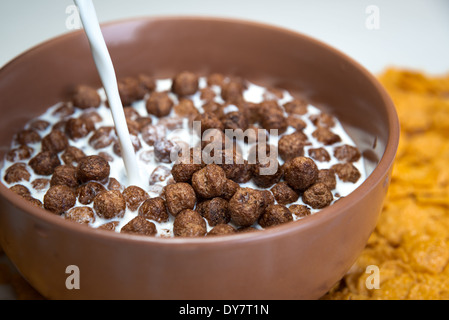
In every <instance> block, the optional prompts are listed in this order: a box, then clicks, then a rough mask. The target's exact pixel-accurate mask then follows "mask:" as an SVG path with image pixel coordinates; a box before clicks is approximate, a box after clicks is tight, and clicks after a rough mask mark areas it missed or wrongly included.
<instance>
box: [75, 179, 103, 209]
mask: <svg viewBox="0 0 449 320" xmlns="http://www.w3.org/2000/svg"><path fill="white" fill-rule="evenodd" d="M105 190H106V188H105V187H104V186H103V185H102V184H100V183H98V182H95V181H89V182H88V183H85V184H83V185H81V186H79V187H78V188H77V189H76V193H77V195H78V201H79V202H80V203H82V204H89V203H91V202H92V201H94V198H95V197H96V196H97V194H99V193H100V192H101V191H105Z"/></svg>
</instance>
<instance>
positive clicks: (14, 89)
mask: <svg viewBox="0 0 449 320" xmlns="http://www.w3.org/2000/svg"><path fill="white" fill-rule="evenodd" d="M103 32H104V36H105V38H106V41H107V43H108V46H109V49H110V52H111V56H112V59H113V62H114V64H115V67H116V71H117V74H118V76H119V77H120V76H127V75H136V74H137V73H139V72H146V73H150V74H153V75H154V76H156V77H170V76H172V75H173V74H174V73H176V72H179V71H182V70H191V71H195V72H198V73H201V74H206V73H210V72H222V73H226V74H237V75H241V76H243V77H245V78H247V79H249V80H251V81H254V82H256V83H260V84H263V85H271V86H277V87H282V88H285V89H288V90H290V91H292V92H293V93H298V92H301V93H302V94H306V95H307V97H309V98H310V99H311V101H312V102H313V103H314V104H315V105H317V106H320V107H322V108H323V109H324V110H327V111H329V112H331V113H333V114H334V115H336V116H337V117H338V118H339V119H340V120H341V121H342V123H343V124H344V126H345V128H346V130H347V131H348V133H349V134H350V135H351V136H352V138H353V139H354V141H355V142H356V144H357V145H358V147H359V148H360V149H361V150H362V151H363V154H364V155H365V156H366V157H367V159H369V161H368V162H367V169H368V172H370V175H369V177H368V178H367V180H366V181H365V182H364V183H363V184H362V185H361V186H360V187H359V188H358V189H357V190H355V191H354V192H353V193H352V194H351V195H349V196H348V197H345V198H343V199H341V200H340V201H338V202H337V203H335V204H334V205H332V206H330V207H328V208H326V209H325V210H322V211H321V212H319V213H317V214H315V215H312V216H309V217H306V218H305V219H303V220H300V221H299V222H292V223H288V224H284V225H282V226H278V227H273V228H271V229H268V230H265V231H263V232H256V233H248V234H237V235H232V236H224V237H223V236H220V237H213V238H196V239H179V238H178V239H162V238H154V237H143V236H133V235H123V234H119V233H114V232H110V231H103V230H96V229H91V228H87V227H85V226H82V225H78V224H76V223H72V222H68V221H65V220H64V219H61V218H60V217H58V216H55V215H52V214H49V213H48V212H46V211H44V210H42V209H39V208H36V207H32V206H30V205H29V204H28V203H27V202H25V201H23V200H22V199H21V198H20V197H19V196H17V195H15V194H13V193H12V192H11V191H9V190H8V189H7V188H6V187H5V186H3V185H1V186H0V193H1V197H0V199H1V207H2V208H1V214H0V242H1V246H2V247H3V249H4V251H5V252H6V254H7V255H8V256H9V258H10V259H11V260H12V262H13V263H14V264H15V265H16V266H17V268H18V269H19V271H20V272H21V273H22V275H23V276H24V277H25V278H26V279H27V280H28V281H29V282H30V284H31V285H32V286H33V287H34V288H36V289H37V290H38V291H39V292H40V293H41V294H42V295H44V296H45V297H47V298H51V299H95V298H96V299H316V298H319V297H321V296H322V295H323V294H325V293H326V292H327V291H328V290H329V289H330V288H331V287H332V285H334V284H335V283H336V282H337V281H338V280H339V279H340V278H341V277H342V276H343V275H344V274H345V272H346V271H347V270H348V269H349V268H350V266H351V265H352V264H353V263H354V261H355V259H356V258H357V256H358V254H359V253H360V252H361V250H362V249H363V247H364V246H365V244H366V241H367V239H368V237H369V235H370V233H371V232H372V231H373V229H374V227H375V225H376V221H377V217H378V215H379V212H380V210H381V207H382V202H383V199H384V196H385V193H386V191H387V187H388V184H389V178H390V173H391V168H392V163H393V160H394V157H395V153H396V149H397V145H398V139H399V125H398V119H397V116H396V112H395V108H394V106H393V104H392V102H391V100H390V98H389V97H388V95H387V94H386V92H385V91H384V89H383V88H382V87H381V85H380V84H379V83H378V82H377V81H376V79H375V78H374V77H373V76H372V75H371V74H370V73H369V72H367V71H366V70H365V69H364V68H362V67H361V66H360V65H358V64H357V63H356V62H354V61H353V60H351V59H350V58H348V57H347V56H345V55H344V54H342V53H340V52H338V51H337V50H335V49H333V48H331V47H329V46H327V45H325V44H323V43H320V42H318V41H316V40H314V39H311V38H309V37H306V36H304V35H301V34H298V33H295V32H292V31H288V30H283V29H280V28H277V27H273V26H267V25H262V24H257V23H252V22H244V21H234V20H226V19H216V18H213V19H209V18H197V17H194V18H186V17H181V18H143V19H134V20H128V21H122V22H117V23H110V24H106V25H104V27H103ZM81 83H84V84H89V85H93V86H97V87H99V86H100V81H99V77H98V75H97V72H96V69H95V66H94V64H93V60H92V57H91V53H90V51H89V47H88V42H87V40H86V38H85V35H84V33H83V32H82V31H79V32H74V33H70V34H68V35H64V36H61V37H59V38H56V39H53V40H50V41H48V42H46V43H44V44H42V45H39V46H37V47H35V48H33V49H31V50H29V51H28V52H26V53H24V54H23V55H21V56H20V57H18V58H17V59H15V60H13V61H12V62H10V63H9V64H8V65H6V66H5V67H4V68H3V69H1V70H0V112H1V114H2V117H0V145H1V150H2V154H1V156H2V157H3V155H4V153H5V150H8V147H9V145H10V141H11V139H12V137H13V135H14V133H15V132H17V130H18V129H19V128H21V127H23V125H24V124H25V123H26V121H28V120H29V119H31V118H33V117H35V116H37V115H39V114H41V113H42V112H43V111H44V110H45V109H46V108H47V107H49V106H51V105H53V104H55V103H57V102H58V101H61V100H67V98H68V92H69V91H70V88H71V87H72V86H73V85H76V84H81ZM70 265H76V266H77V267H78V268H79V271H80V289H72V290H69V289H67V288H66V279H67V277H68V276H69V275H70V274H69V273H66V268H67V267H68V266H70Z"/></svg>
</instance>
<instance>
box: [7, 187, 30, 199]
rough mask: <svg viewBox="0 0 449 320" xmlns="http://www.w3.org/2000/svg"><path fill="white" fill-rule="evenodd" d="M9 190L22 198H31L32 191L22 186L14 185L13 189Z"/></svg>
mask: <svg viewBox="0 0 449 320" xmlns="http://www.w3.org/2000/svg"><path fill="white" fill-rule="evenodd" d="M9 190H11V191H12V192H14V193H15V194H17V195H19V196H21V197H30V196H31V192H30V190H29V189H28V188H27V187H25V186H24V185H21V184H16V185H13V186H12V187H11V188H9Z"/></svg>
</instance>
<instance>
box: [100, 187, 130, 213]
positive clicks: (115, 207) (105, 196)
mask: <svg viewBox="0 0 449 320" xmlns="http://www.w3.org/2000/svg"><path fill="white" fill-rule="evenodd" d="M94 209H95V212H96V213H97V215H98V216H99V217H101V218H104V219H112V218H115V217H118V218H122V217H123V215H124V214H125V210H126V200H125V197H124V196H123V195H122V194H121V193H120V191H118V190H106V191H102V192H100V193H99V194H97V196H96V197H95V198H94Z"/></svg>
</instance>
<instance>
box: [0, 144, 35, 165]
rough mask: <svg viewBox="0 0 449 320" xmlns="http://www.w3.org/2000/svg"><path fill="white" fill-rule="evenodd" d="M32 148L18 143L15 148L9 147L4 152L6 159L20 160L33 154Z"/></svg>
mask: <svg viewBox="0 0 449 320" xmlns="http://www.w3.org/2000/svg"><path fill="white" fill-rule="evenodd" d="M33 151H34V149H33V148H31V147H29V146H26V145H20V146H18V147H17V148H14V149H11V150H9V151H8V153H7V154H6V160H8V161H11V162H17V161H20V160H25V159H29V158H30V157H31V155H32V154H33Z"/></svg>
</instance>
